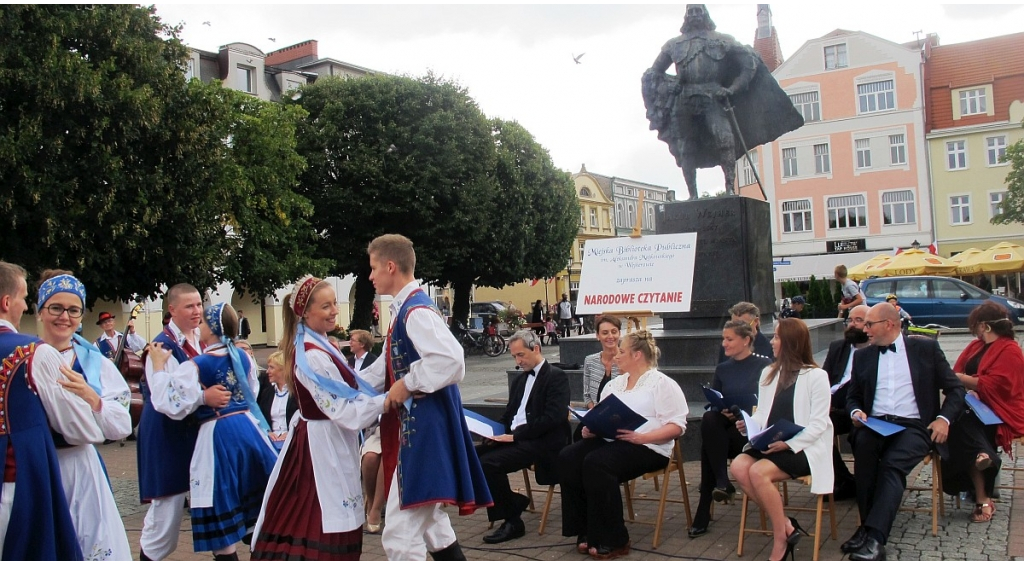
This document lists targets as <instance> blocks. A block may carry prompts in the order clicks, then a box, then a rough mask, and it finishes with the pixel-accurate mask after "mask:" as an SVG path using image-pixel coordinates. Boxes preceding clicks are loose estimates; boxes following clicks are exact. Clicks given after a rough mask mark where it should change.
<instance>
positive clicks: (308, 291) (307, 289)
mask: <svg viewBox="0 0 1024 564" xmlns="http://www.w3.org/2000/svg"><path fill="white" fill-rule="evenodd" d="M321 282H323V279H321V278H317V277H315V276H313V275H312V274H307V275H306V276H304V277H302V279H301V280H299V281H298V283H296V284H295V291H294V292H292V303H291V308H292V311H293V312H295V315H297V316H299V317H302V314H303V313H305V312H306V305H307V304H308V303H309V298H310V296H312V295H313V288H316V286H317V284H319V283H321Z"/></svg>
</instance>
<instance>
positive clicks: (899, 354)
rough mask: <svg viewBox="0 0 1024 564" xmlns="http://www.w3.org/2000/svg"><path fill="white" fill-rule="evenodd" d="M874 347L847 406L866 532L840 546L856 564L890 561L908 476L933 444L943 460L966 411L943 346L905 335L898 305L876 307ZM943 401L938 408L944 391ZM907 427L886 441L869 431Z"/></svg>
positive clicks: (858, 356)
mask: <svg viewBox="0 0 1024 564" xmlns="http://www.w3.org/2000/svg"><path fill="white" fill-rule="evenodd" d="M864 329H865V332H866V333H867V334H868V338H869V339H870V342H871V344H872V345H874V346H869V347H866V348H864V349H861V350H858V351H857V352H855V353H854V356H853V377H852V379H851V380H850V384H849V386H850V390H849V393H848V394H847V398H846V407H847V410H848V411H849V413H850V418H851V419H852V420H853V426H854V429H853V431H852V432H851V433H850V443H851V444H852V445H853V458H854V477H855V479H856V481H857V505H858V509H859V510H860V518H861V523H862V525H861V527H860V528H858V529H857V532H856V533H854V535H853V537H852V538H850V540H848V541H846V542H845V543H843V545H842V547H841V548H842V551H843V552H845V553H847V554H849V555H850V560H885V543H886V541H887V540H888V537H889V530H890V529H891V528H892V523H893V520H894V519H895V518H896V512H897V511H898V510H899V505H900V501H901V500H902V499H903V491H904V490H905V489H906V487H907V475H908V474H909V473H910V472H911V471H913V469H914V468H915V467H916V466H917V465H918V464H919V463H920V462H921V460H922V459H924V457H925V455H927V454H928V452H929V450H931V449H932V445H933V444H934V445H935V449H936V450H937V451H938V452H939V454H940V455H943V454H944V453H943V451H945V450H947V449H946V448H945V446H946V445H945V442H946V436H947V434H948V432H949V424H950V422H952V421H956V420H957V418H958V417H959V416H960V413H961V412H962V411H963V406H964V393H965V391H964V387H963V384H961V383H960V380H959V379H958V378H957V377H956V374H954V373H953V370H952V369H951V368H950V367H949V363H948V362H947V361H946V357H945V355H943V354H942V349H940V348H939V344H938V342H937V341H935V340H933V339H929V338H924V337H910V338H908V339H904V338H903V334H902V333H901V332H900V315H899V312H897V311H896V308H894V307H893V306H892V305H890V304H888V303H881V304H878V305H876V306H874V307H872V308H871V310H870V311H869V312H868V316H867V320H866V321H865V323H864ZM940 390H942V391H943V392H944V393H945V400H944V401H942V404H941V406H940V405H939V391H940ZM869 416H870V417H875V418H879V419H884V420H886V421H890V422H892V423H896V424H897V425H900V426H902V427H904V430H903V431H900V432H898V433H896V434H894V435H890V436H888V437H882V436H881V435H879V434H878V433H876V432H874V431H872V430H871V429H869V428H867V427H865V426H864V421H865V419H867V417H869Z"/></svg>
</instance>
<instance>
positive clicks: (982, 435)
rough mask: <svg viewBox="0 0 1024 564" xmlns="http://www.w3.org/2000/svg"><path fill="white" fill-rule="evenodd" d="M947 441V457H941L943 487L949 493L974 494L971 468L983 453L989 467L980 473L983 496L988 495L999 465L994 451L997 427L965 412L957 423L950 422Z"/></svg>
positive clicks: (994, 481) (999, 462)
mask: <svg viewBox="0 0 1024 564" xmlns="http://www.w3.org/2000/svg"><path fill="white" fill-rule="evenodd" d="M947 443H948V444H949V457H948V458H945V459H943V460H942V490H943V491H944V492H945V493H947V494H949V495H957V494H959V493H960V492H971V493H974V483H973V482H972V481H971V475H970V470H971V468H973V467H974V460H975V459H976V458H977V457H978V455H979V454H981V453H985V454H987V455H988V457H989V460H991V461H992V466H990V467H989V468H988V470H985V471H984V472H982V474H981V475H982V476H983V477H984V478H985V495H989V496H991V495H992V494H993V493H994V490H995V483H996V476H997V475H998V474H999V467H1000V466H1001V465H1002V460H1001V459H1000V458H999V454H998V453H997V452H996V426H995V425H985V424H984V423H982V422H981V420H980V419H978V416H977V415H975V414H974V412H973V411H970V410H968V411H965V412H964V413H963V415H961V416H960V419H957V420H956V423H954V424H953V425H950V427H949V439H948V440H947Z"/></svg>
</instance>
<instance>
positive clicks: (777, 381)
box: [732, 318, 833, 560]
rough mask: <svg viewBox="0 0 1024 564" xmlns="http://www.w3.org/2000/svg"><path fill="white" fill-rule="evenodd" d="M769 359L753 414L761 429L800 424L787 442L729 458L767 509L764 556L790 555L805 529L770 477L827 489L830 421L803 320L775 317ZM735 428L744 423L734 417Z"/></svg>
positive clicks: (823, 380) (825, 385) (825, 386)
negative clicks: (807, 480)
mask: <svg viewBox="0 0 1024 564" xmlns="http://www.w3.org/2000/svg"><path fill="white" fill-rule="evenodd" d="M772 350H773V352H774V353H775V362H774V363H773V364H772V365H771V366H768V367H767V368H765V369H764V372H762V373H761V382H760V385H759V386H758V388H759V389H758V396H757V397H758V402H757V411H756V412H755V413H754V415H753V419H754V420H755V421H756V422H757V423H758V424H759V425H761V426H762V428H765V427H768V426H769V425H772V424H773V423H775V422H776V421H780V420H783V419H788V420H789V421H792V422H793V423H796V424H797V425H800V426H801V427H803V428H804V429H803V430H802V431H800V432H799V433H797V434H796V435H795V436H794V437H793V438H791V439H789V440H788V441H775V442H773V443H771V444H770V445H768V450H765V451H763V452H762V451H758V450H755V449H753V448H751V446H750V445H749V444H748V445H747V447H746V450H744V452H743V454H740V455H739V456H737V457H736V458H735V459H734V460H733V462H732V473H733V475H734V476H735V477H736V481H737V482H739V485H740V488H742V489H743V491H744V492H746V494H747V495H749V496H750V497H751V498H753V499H754V501H755V502H756V503H757V505H758V506H760V507H761V509H762V510H763V511H764V512H765V513H767V514H768V518H769V519H770V520H771V523H772V531H773V534H774V535H775V544H774V546H773V547H772V553H771V556H770V557H769V560H785V559H786V557H791V558H792V556H793V549H794V548H795V547H796V544H797V542H799V541H800V537H801V536H803V535H805V534H807V533H806V532H805V531H804V530H803V529H802V528H801V527H800V525H799V524H798V523H797V522H796V520H795V519H793V518H792V517H790V518H786V514H785V511H784V510H783V507H782V497H781V496H780V495H779V490H778V488H777V487H776V486H775V485H774V483H775V482H780V481H782V480H788V479H790V478H797V477H800V476H806V475H808V474H810V475H811V493H814V494H828V493H831V492H832V485H833V484H832V482H833V474H832V438H833V430H832V421H831V420H829V418H828V410H829V406H830V404H831V393H830V390H829V381H828V373H826V372H825V371H824V370H822V369H820V368H818V367H817V365H816V364H814V356H813V355H812V353H811V337H810V333H809V332H808V331H807V325H805V324H804V322H803V321H801V320H799V319H796V318H787V319H781V320H779V321H778V323H777V324H776V326H775V336H774V337H772ZM736 426H737V427H738V428H739V430H740V432H742V433H743V434H746V426H745V425H744V424H743V422H742V421H737V423H736Z"/></svg>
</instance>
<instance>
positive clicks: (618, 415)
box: [573, 394, 647, 439]
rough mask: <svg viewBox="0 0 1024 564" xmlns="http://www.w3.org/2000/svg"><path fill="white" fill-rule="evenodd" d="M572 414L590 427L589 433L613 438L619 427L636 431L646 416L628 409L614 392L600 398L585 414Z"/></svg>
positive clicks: (645, 420)
mask: <svg viewBox="0 0 1024 564" xmlns="http://www.w3.org/2000/svg"><path fill="white" fill-rule="evenodd" d="M573 415H575V416H576V417H577V418H578V419H579V420H580V423H582V424H583V425H584V426H585V427H586V428H587V429H590V432H591V433H594V434H595V435H597V436H599V437H602V438H605V439H614V438H615V436H616V435H618V434H619V429H627V430H629V431H636V430H637V429H639V428H640V426H641V425H643V424H644V423H647V418H646V417H644V416H643V415H640V414H639V413H637V412H635V411H633V410H632V409H630V408H629V406H628V405H626V404H624V403H622V400H620V399H619V398H618V397H617V396H616V395H615V394H612V395H610V396H608V397H606V398H604V399H603V400H601V402H600V403H598V404H597V405H595V406H594V408H593V409H591V410H590V411H588V412H587V413H586V415H582V416H581V414H580V413H578V412H576V411H573Z"/></svg>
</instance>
